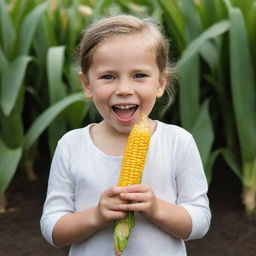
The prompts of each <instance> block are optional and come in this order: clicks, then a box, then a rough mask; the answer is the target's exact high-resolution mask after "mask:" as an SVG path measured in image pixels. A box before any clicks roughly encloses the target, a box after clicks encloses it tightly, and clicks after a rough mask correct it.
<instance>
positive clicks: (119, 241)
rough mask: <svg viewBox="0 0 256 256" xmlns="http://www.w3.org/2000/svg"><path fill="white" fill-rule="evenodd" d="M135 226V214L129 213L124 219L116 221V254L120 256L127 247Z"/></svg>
mask: <svg viewBox="0 0 256 256" xmlns="http://www.w3.org/2000/svg"><path fill="white" fill-rule="evenodd" d="M134 226H135V218H134V212H131V211H129V212H128V213H127V215H126V216H125V218H124V219H120V220H116V221H115V227H114V242H115V254H116V256H119V255H121V254H122V253H123V251H124V250H125V248H126V247H127V244H128V240H129V237H130V235H131V230H132V228H133V227H134Z"/></svg>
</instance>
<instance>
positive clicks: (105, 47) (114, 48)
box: [92, 32, 156, 64]
mask: <svg viewBox="0 0 256 256" xmlns="http://www.w3.org/2000/svg"><path fill="white" fill-rule="evenodd" d="M92 57H93V58H92V64H93V62H95V61H97V60H98V61H99V60H100V61H103V60H104V59H106V58H107V59H108V60H111V59H113V60H114V59H115V60H120V59H122V58H123V59H124V60H129V59H132V58H133V59H134V58H137V59H138V61H139V60H141V59H143V58H144V59H145V58H147V59H148V60H149V58H150V59H151V60H153V61H154V62H155V60H156V54H155V39H154V38H153V37H152V36H149V35H148V34H146V33H142V32H141V33H134V34H119V35H114V36H111V37H110V38H107V39H105V40H104V41H103V42H101V43H100V44H98V45H97V47H96V48H95V49H94V53H93V56H92Z"/></svg>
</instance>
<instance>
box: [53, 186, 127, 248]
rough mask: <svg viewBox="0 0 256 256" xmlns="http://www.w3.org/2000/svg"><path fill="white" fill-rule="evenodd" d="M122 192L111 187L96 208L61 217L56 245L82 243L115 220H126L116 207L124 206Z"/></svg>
mask: <svg viewBox="0 0 256 256" xmlns="http://www.w3.org/2000/svg"><path fill="white" fill-rule="evenodd" d="M120 191H121V189H120V188H119V187H117V186H115V187H111V188H109V189H107V190H106V191H104V192H103V193H102V195H101V197H100V200H99V204H98V205H97V206H96V207H94V208H90V209H88V210H85V211H81V212H76V213H71V214H67V215H64V216H63V217H61V218H60V219H59V220H58V221H57V223H56V225H55V226H54V229H53V242H54V244H55V245H57V246H64V245H70V244H74V243H77V242H80V241H81V240H84V239H86V238H88V237H89V236H90V235H92V234H93V233H95V232H96V231H98V230H100V229H102V228H104V227H106V226H107V225H109V224H111V223H112V221H113V220H116V219H120V218H124V217H125V215H126V213H125V212H122V211H118V210H116V205H118V204H122V202H121V200H120V198H119V194H120Z"/></svg>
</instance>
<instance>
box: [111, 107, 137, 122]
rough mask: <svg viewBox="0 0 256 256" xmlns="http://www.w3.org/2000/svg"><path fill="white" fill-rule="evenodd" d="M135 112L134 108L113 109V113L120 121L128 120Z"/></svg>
mask: <svg viewBox="0 0 256 256" xmlns="http://www.w3.org/2000/svg"><path fill="white" fill-rule="evenodd" d="M135 111H136V109H135V108H130V109H115V113H116V114H117V115H118V117H120V118H122V119H129V118H131V117H132V115H133V114H134V112H135Z"/></svg>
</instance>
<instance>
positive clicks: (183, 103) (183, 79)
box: [177, 55, 200, 131]
mask: <svg viewBox="0 0 256 256" xmlns="http://www.w3.org/2000/svg"><path fill="white" fill-rule="evenodd" d="M177 73H178V75H179V77H180V93H179V104H180V118H181V124H182V126H183V127H184V128H185V129H187V130H189V131H191V130H192V127H193V125H194V122H195V120H196V118H197V116H198V113H199V110H200V106H199V74H200V71H199V58H198V56H197V55H196V56H192V57H191V58H190V59H189V60H188V61H187V62H186V63H184V65H182V66H179V67H178V69H177Z"/></svg>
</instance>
